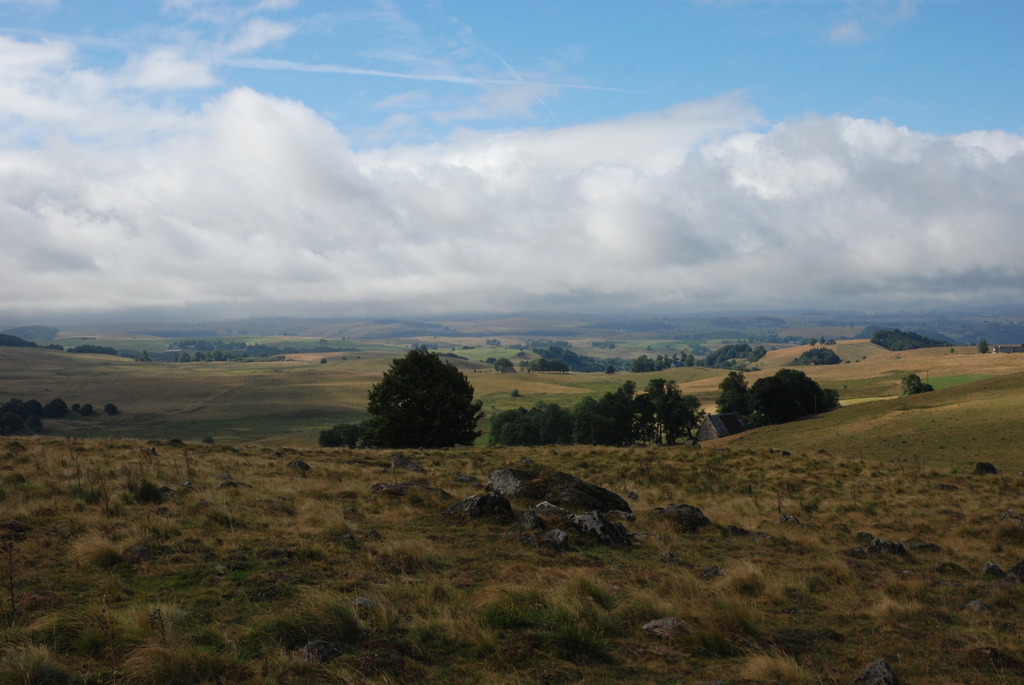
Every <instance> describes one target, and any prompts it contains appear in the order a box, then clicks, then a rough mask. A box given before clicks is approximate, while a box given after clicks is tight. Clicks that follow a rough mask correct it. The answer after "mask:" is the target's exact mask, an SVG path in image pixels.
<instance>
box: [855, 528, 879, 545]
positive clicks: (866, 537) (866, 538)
mask: <svg viewBox="0 0 1024 685" xmlns="http://www.w3.org/2000/svg"><path fill="white" fill-rule="evenodd" d="M853 537H855V538H857V539H858V540H860V541H861V542H865V543H867V544H869V545H870V544H871V541H872V540H874V539H875V536H874V535H872V534H871V533H868V532H865V531H863V530H862V531H860V532H859V533H857V534H856V535H854V536H853Z"/></svg>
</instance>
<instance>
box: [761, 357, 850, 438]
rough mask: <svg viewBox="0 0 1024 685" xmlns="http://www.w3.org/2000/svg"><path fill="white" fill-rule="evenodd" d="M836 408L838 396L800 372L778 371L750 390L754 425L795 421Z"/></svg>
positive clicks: (833, 391)
mask: <svg viewBox="0 0 1024 685" xmlns="http://www.w3.org/2000/svg"><path fill="white" fill-rule="evenodd" d="M837 406H839V393H838V392H836V391H835V390H823V389H822V388H821V386H819V385H818V384H817V383H815V382H814V381H813V380H812V379H810V378H808V376H807V374H805V373H804V372H803V371H797V370H796V369H780V370H779V371H778V372H777V373H776V374H775V375H774V376H768V377H766V378H761V379H758V381H757V382H756V383H754V385H753V386H752V387H751V388H750V408H751V417H752V419H753V423H754V425H767V424H774V423H786V422H787V421H795V420H796V419H799V418H801V417H803V416H810V415H812V414H818V413H820V412H823V411H828V410H830V409H834V408H836V407H837Z"/></svg>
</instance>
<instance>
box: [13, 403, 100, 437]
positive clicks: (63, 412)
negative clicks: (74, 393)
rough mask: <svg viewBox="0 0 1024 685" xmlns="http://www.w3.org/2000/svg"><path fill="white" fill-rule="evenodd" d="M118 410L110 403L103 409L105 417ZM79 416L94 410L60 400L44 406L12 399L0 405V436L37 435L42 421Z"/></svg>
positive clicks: (84, 405)
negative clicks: (74, 414)
mask: <svg viewBox="0 0 1024 685" xmlns="http://www.w3.org/2000/svg"><path fill="white" fill-rule="evenodd" d="M118 411H119V410H118V408H117V406H116V405H114V404H112V403H107V404H106V405H104V407H103V412H104V413H105V414H107V416H114V415H115V414H117V413H118ZM72 412H74V413H76V414H79V415H80V416H93V415H94V414H95V413H96V410H95V408H93V406H92V405H91V404H89V403H86V404H77V403H75V404H72V405H71V406H70V407H69V406H68V404H67V402H65V401H64V400H62V399H60V398H59V397H58V398H56V399H52V400H50V401H49V402H47V403H46V404H43V403H42V402H40V401H39V400H21V399H17V398H14V397H12V398H11V399H9V400H7V401H6V402H4V403H3V404H0V435H19V434H30V435H31V434H38V433H42V432H43V422H42V419H59V418H63V417H65V416H67V415H68V414H70V413H72Z"/></svg>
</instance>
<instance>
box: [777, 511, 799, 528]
mask: <svg viewBox="0 0 1024 685" xmlns="http://www.w3.org/2000/svg"><path fill="white" fill-rule="evenodd" d="M779 523H785V524H787V525H790V526H799V525H800V519H798V518H797V517H796V516H793V515H792V514H783V515H782V516H780V517H779Z"/></svg>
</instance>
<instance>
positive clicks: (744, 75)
mask: <svg viewBox="0 0 1024 685" xmlns="http://www.w3.org/2000/svg"><path fill="white" fill-rule="evenodd" d="M1022 27H1024V3H1021V2H1017V1H1016V0H1000V1H993V0H834V1H830V0H818V1H807V2H789V1H785V0H637V1H634V2H611V1H595V2H586V3H582V2H551V1H546V2H542V1H539V0H519V1H517V2H514V3H512V2H481V1H479V0H478V1H468V0H463V1H451V0H449V1H441V0H438V1H429V2H401V1H386V0H382V1H370V0H355V1H348V2H326V1H314V0H262V1H260V0H249V1H244V2H243V1H240V0H238V1H227V0H164V1H163V2H158V1H153V2H147V1H141V0H140V1H138V2H131V3H96V2H84V1H81V0H0V231H3V233H4V238H5V242H6V243H7V245H8V249H7V250H6V255H5V256H0V267H3V268H2V273H4V274H6V275H0V286H2V287H3V290H4V292H6V293H8V294H9V295H8V297H7V301H5V302H0V313H6V314H7V315H8V316H10V317H14V318H18V317H21V316H24V315H25V312H33V311H36V312H38V311H43V310H45V311H53V312H60V311H96V312H109V311H114V310H121V309H137V310H154V311H155V310H160V309H167V308H170V309H172V310H175V311H180V312H187V311H188V310H189V308H203V311H213V310H216V309H217V308H218V307H221V308H223V309H225V310H231V311H236V312H240V313H271V312H276V311H278V310H280V311H293V312H298V311H301V312H302V313H323V314H324V315H325V316H331V315H338V314H345V313H363V312H375V311H385V310H386V311H392V312H429V311H441V310H443V309H453V308H454V309H465V310H480V311H496V310H501V311H514V310H518V309H528V308H538V307H540V308H555V309H559V308H563V309H588V310H593V309H600V308H602V307H608V308H618V309H636V308H637V307H638V306H640V304H641V303H642V306H643V307H644V308H647V309H651V310H657V309H664V310H680V311H683V310H685V311H689V310H693V309H696V308H704V309H707V308H723V309H730V308H746V309H749V308H760V307H787V306H812V305H813V306H818V305H823V304H829V303H831V304H833V305H835V306H841V307H845V308H850V307H865V308H877V307H888V308H901V307H909V306H923V305H925V304H928V305H942V304H946V305H948V304H965V303H970V302H981V301H992V300H993V299H997V300H1000V301H1014V300H1015V299H1019V296H1020V295H1021V294H1024V275H1022V273H1021V271H1020V267H1019V266H1018V265H1019V264H1022V263H1024V260H1022V259H1020V258H1021V257H1024V254H1021V247H1020V246H1019V245H1018V243H1020V242H1021V241H1019V240H1017V237H1016V227H1017V220H1016V218H1015V217H1017V216H1020V209H1021V202H1022V200H1021V199H1020V198H1021V196H1022V195H1024V192H1022V190H1024V180H1022V179H1024V170H1022V166H1024V157H1022V154H1024V153H1022V150H1024V141H1022V137H1021V136H1022V134H1024V128H1022V127H1024V122H1022V116H1024V87H1022V86H1024V83H1022V81H1024V77H1022V76H1021V74H1024V57H1022V56H1024V48H1022V47H1021V40H1020V30H1021V28H1022ZM214 189H216V192H214ZM897 190H898V191H899V192H897ZM723 236H727V238H725V239H723ZM981 237H984V238H985V242H983V243H979V239H980V238H981ZM548 252H555V253H556V254H555V255H554V256H552V255H549V254H547V253H548ZM566 254H571V255H572V256H573V257H574V259H573V260H571V262H572V263H570V264H567V260H566V259H565V255H566ZM822 254H827V255H828V257H827V258H825V259H822V257H821V256H822ZM922 254H923V255H924V256H925V257H926V258H927V259H928V262H927V264H925V263H922V262H921V259H920V257H921V256H922ZM609 270H616V271H618V272H619V273H620V274H622V276H621V278H618V279H615V280H614V281H609V279H608V278H607V276H606V274H607V273H608V271H609ZM185 272H189V273H191V274H192V275H191V276H189V278H183V277H182V276H181V274H182V273H185ZM196 274H199V275H196ZM793 274H800V277H799V278H794V277H793ZM524 276H526V277H527V278H524ZM4 281H7V282H6V283H5V282H4ZM524 281H525V282H524ZM66 283H79V284H81V285H85V286H87V288H85V289H84V290H83V289H82V288H81V287H79V288H72V289H71V291H72V292H68V288H66V287H63V286H64V284H66ZM58 284H59V285H58ZM255 284H259V285H255ZM197 310H198V309H197Z"/></svg>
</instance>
